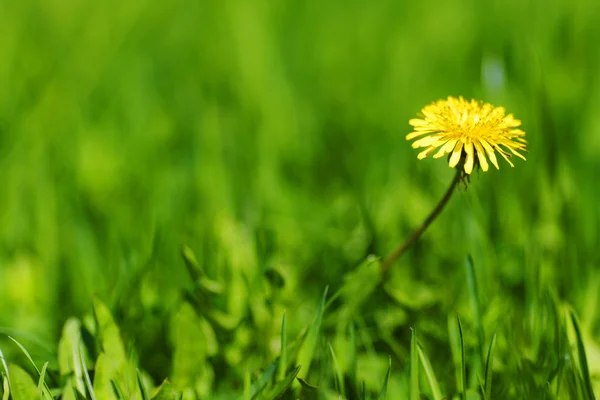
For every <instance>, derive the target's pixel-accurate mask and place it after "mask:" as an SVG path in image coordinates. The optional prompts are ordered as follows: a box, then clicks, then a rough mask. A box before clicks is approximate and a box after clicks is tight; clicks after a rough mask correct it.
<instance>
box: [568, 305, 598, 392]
mask: <svg viewBox="0 0 600 400" xmlns="http://www.w3.org/2000/svg"><path fill="white" fill-rule="evenodd" d="M570 316H571V322H572V323H573V328H574V329H575V337H576V340H577V355H578V359H579V368H580V372H581V375H582V379H583V383H584V385H585V391H586V392H587V397H588V399H592V400H593V399H595V396H594V390H593V389H592V381H591V378H590V370H589V367H588V363H587V357H586V355H585V345H584V343H583V338H582V337H581V329H580V328H579V323H578V322H577V318H576V317H575V314H574V313H573V312H572V311H571V312H570Z"/></svg>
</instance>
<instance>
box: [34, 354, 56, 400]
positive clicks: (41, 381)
mask: <svg viewBox="0 0 600 400" xmlns="http://www.w3.org/2000/svg"><path fill="white" fill-rule="evenodd" d="M47 368H48V361H46V362H45V363H44V365H43V366H42V372H41V373H40V379H39V380H38V386H37V388H38V392H40V399H42V400H43V399H44V393H45V392H44V385H45V384H46V369H47ZM49 398H50V399H51V400H52V399H53V397H52V395H50V397H49Z"/></svg>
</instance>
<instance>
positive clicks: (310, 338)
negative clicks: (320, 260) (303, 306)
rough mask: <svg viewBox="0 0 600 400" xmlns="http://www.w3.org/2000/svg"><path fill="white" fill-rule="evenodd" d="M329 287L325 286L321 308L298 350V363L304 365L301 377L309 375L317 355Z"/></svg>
mask: <svg viewBox="0 0 600 400" xmlns="http://www.w3.org/2000/svg"><path fill="white" fill-rule="evenodd" d="M328 290H329V287H326V288H325V291H324V292H323V297H322V298H321V302H320V303H319V308H318V309H317V313H316V315H315V317H314V319H313V322H312V324H311V326H310V328H309V329H308V332H307V334H306V337H305V338H304V341H303V342H302V345H301V346H300V349H299V350H298V356H297V359H296V365H302V370H300V374H299V377H300V378H302V379H305V378H306V377H307V376H308V372H309V370H310V364H311V363H312V360H313V358H314V356H315V351H316V349H317V344H318V342H319V335H320V332H321V321H322V319H323V311H324V309H325V301H326V299H327V291H328Z"/></svg>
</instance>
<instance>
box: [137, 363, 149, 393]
mask: <svg viewBox="0 0 600 400" xmlns="http://www.w3.org/2000/svg"><path fill="white" fill-rule="evenodd" d="M136 374H137V383H138V387H139V389H140V393H141V395H142V400H150V396H148V391H147V390H146V385H144V380H143V379H142V374H141V372H140V370H139V369H138V368H136Z"/></svg>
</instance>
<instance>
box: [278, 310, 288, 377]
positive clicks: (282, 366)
mask: <svg viewBox="0 0 600 400" xmlns="http://www.w3.org/2000/svg"><path fill="white" fill-rule="evenodd" d="M286 330H287V327H286V313H285V312H284V313H283V318H282V319H281V349H280V351H279V363H278V365H277V380H279V381H280V380H282V379H284V378H285V372H286V369H287V333H286Z"/></svg>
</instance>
